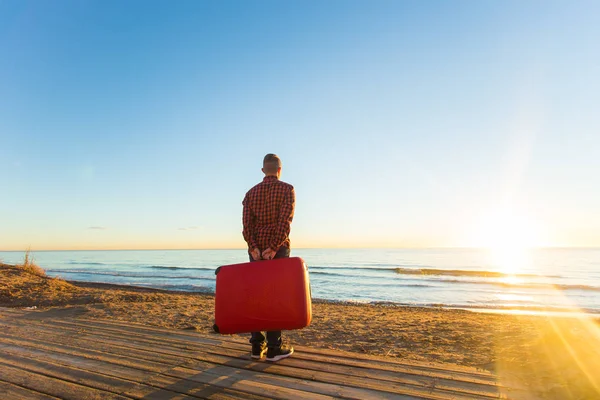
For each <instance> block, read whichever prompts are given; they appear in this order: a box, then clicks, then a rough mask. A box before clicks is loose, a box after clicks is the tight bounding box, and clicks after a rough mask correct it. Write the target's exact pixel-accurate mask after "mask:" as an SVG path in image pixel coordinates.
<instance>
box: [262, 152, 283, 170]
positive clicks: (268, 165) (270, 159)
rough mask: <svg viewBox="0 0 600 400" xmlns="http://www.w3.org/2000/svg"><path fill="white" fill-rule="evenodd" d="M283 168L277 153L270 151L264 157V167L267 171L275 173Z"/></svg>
mask: <svg viewBox="0 0 600 400" xmlns="http://www.w3.org/2000/svg"><path fill="white" fill-rule="evenodd" d="M279 168H281V159H280V158H279V157H278V156H277V154H273V153H269V154H267V155H266V156H265V158H264V159H263V169H264V170H265V172H267V173H271V174H272V173H274V172H277V170H278V169H279Z"/></svg>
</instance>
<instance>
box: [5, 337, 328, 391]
mask: <svg viewBox="0 0 600 400" xmlns="http://www.w3.org/2000/svg"><path fill="white" fill-rule="evenodd" d="M0 336H1V337H3V341H5V342H14V343H16V344H20V345H22V346H25V347H29V346H31V347H36V348H38V349H39V348H43V349H44V350H45V351H56V352H67V353H72V354H79V355H81V356H84V355H85V353H86V351H87V352H90V353H91V354H93V355H94V356H95V354H96V353H97V351H95V350H91V349H88V350H86V349H83V348H82V349H77V350H73V348H70V347H69V346H62V345H56V347H52V346H53V344H51V343H49V344H44V343H43V342H42V341H40V340H22V339H19V338H16V337H9V336H10V335H2V334H0ZM90 343H93V342H90ZM104 358H105V359H112V360H113V362H117V363H118V362H119V361H120V360H121V358H122V357H112V356H111V355H108V354H107V355H106V356H105V357H104ZM140 365H143V362H140ZM196 368H197V369H196V370H193V372H194V375H202V376H203V378H202V380H199V379H198V378H196V379H194V380H193V381H194V382H199V383H205V384H207V385H211V386H214V387H216V388H219V389H229V386H228V384H226V383H228V382H229V381H228V377H229V376H230V375H235V374H236V373H238V371H237V370H236V369H234V368H228V369H226V370H225V371H218V372H215V370H214V368H215V365H214V364H210V363H201V362H197V364H196ZM190 371H192V370H190ZM162 372H163V375H165V376H167V377H169V376H170V377H172V378H177V379H178V380H181V379H185V377H181V376H177V375H173V374H170V373H168V371H162ZM223 372H226V373H227V375H226V376H223V375H219V374H220V373H223ZM224 382H226V383H224ZM234 389H235V390H234V392H235V391H237V392H246V393H249V394H252V395H255V396H256V397H260V396H266V397H268V398H278V399H288V398H290V399H303V398H306V395H305V394H302V393H300V392H299V391H297V390H293V389H288V388H285V387H277V386H276V385H270V384H265V383H260V382H238V384H237V385H236V387H235V388H234ZM203 390H204V391H206V392H208V393H213V394H214V393H218V392H219V391H217V390H216V389H215V388H210V387H208V388H204V389H203ZM220 391H222V390H220ZM249 397H250V396H241V398H249ZM310 397H311V398H315V399H330V398H331V397H330V396H321V395H319V394H311V395H310Z"/></svg>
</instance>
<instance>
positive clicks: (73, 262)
mask: <svg viewBox="0 0 600 400" xmlns="http://www.w3.org/2000/svg"><path fill="white" fill-rule="evenodd" d="M67 264H69V265H111V264H107V263H101V262H83V261H69V262H67Z"/></svg>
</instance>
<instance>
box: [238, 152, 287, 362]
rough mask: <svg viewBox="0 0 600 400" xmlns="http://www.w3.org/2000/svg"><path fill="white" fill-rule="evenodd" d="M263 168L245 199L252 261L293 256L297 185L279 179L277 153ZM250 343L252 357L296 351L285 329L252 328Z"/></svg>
mask: <svg viewBox="0 0 600 400" xmlns="http://www.w3.org/2000/svg"><path fill="white" fill-rule="evenodd" d="M262 172H263V173H264V174H265V177H264V179H263V181H262V182H261V183H259V184H258V185H256V186H254V187H253V188H252V189H250V190H249V191H248V193H246V196H245V197H244V201H243V202H242V204H243V205H244V212H243V224H244V230H243V232H242V234H243V235H244V239H245V240H246V243H248V254H249V256H250V261H258V260H271V259H273V258H285V257H289V256H290V238H289V234H290V229H291V227H290V226H291V223H292V219H293V217H294V206H295V202H296V194H295V192H294V187H293V186H292V185H290V184H288V183H285V182H283V181H280V180H279V178H280V177H281V160H280V159H279V157H277V156H276V155H275V154H267V155H266V156H265V158H264V160H263V168H262ZM265 339H266V341H267V344H266V345H265ZM250 343H252V358H261V357H262V356H263V355H264V353H265V351H266V352H267V361H279V360H281V359H283V358H286V357H289V356H291V355H292V353H293V352H294V348H293V347H291V346H287V345H283V342H282V339H281V331H269V332H267V335H266V338H265V335H264V334H263V333H262V332H252V337H251V338H250ZM267 347H268V350H267Z"/></svg>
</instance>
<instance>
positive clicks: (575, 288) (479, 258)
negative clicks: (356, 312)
mask: <svg viewBox="0 0 600 400" xmlns="http://www.w3.org/2000/svg"><path fill="white" fill-rule="evenodd" d="M32 255H33V257H34V260H35V262H36V263H37V264H38V265H39V266H41V267H42V268H44V269H45V270H46V273H47V274H48V275H49V276H52V277H61V278H63V279H66V280H70V281H87V282H104V283H113V284H121V285H132V286H142V287H150V288H157V289H167V290H175V291H187V292H204V293H214V291H215V283H216V281H215V270H216V269H217V268H218V267H219V266H222V265H229V264H237V263H242V262H246V261H247V260H248V255H247V253H246V251H245V250H127V251H121V250H119V251H33V252H32ZM23 256H24V254H23V252H0V261H3V262H5V263H9V264H14V263H19V262H22V260H23ZM292 256H297V257H302V258H303V259H304V261H305V262H306V264H307V266H308V271H309V276H310V281H311V289H312V296H313V299H322V300H328V301H333V302H337V301H340V302H342V301H344V302H359V303H380V304H389V305H409V306H425V307H448V308H462V309H472V310H479V311H491V312H532V313H537V312H542V311H543V312H546V313H547V312H557V313H561V312H565V313H572V312H577V313H581V312H583V313H587V314H599V315H600V249H595V248H592V249H590V248H587V249H583V248H577V249H574V248H568V249H567V248H546V249H532V250H528V254H527V260H528V262H527V263H519V265H518V266H516V265H512V266H511V265H499V264H498V263H497V262H495V261H494V260H493V257H491V256H490V252H489V251H487V250H485V249H457V248H452V249H448V248H444V249H294V250H292ZM508 262H510V261H508ZM281 284H285V282H282V283H281Z"/></svg>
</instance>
